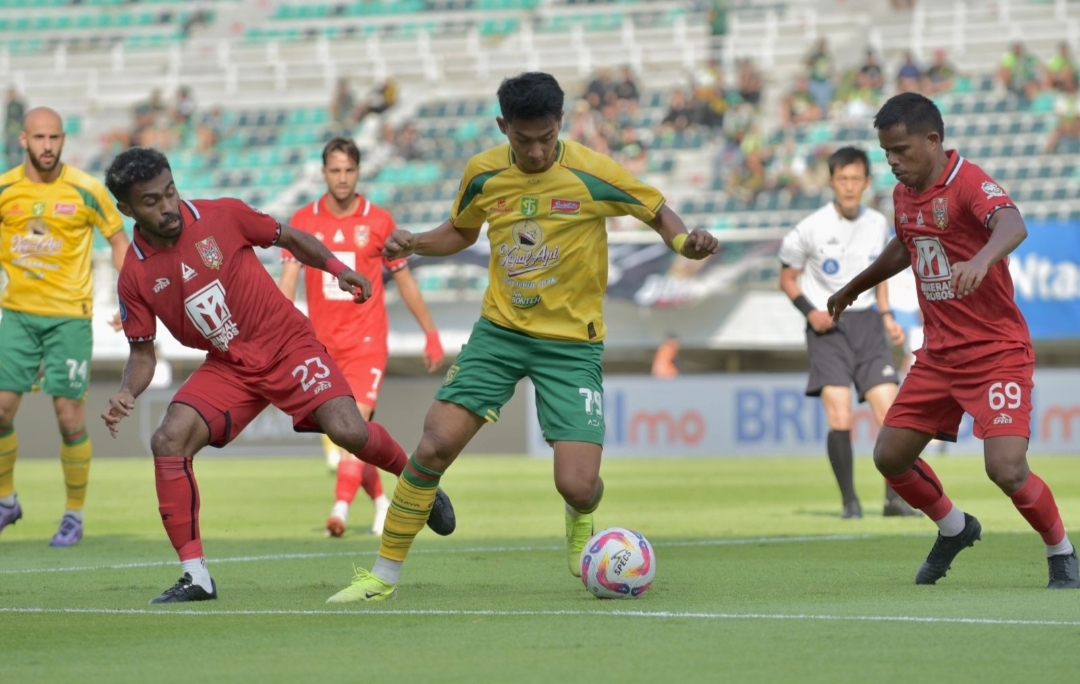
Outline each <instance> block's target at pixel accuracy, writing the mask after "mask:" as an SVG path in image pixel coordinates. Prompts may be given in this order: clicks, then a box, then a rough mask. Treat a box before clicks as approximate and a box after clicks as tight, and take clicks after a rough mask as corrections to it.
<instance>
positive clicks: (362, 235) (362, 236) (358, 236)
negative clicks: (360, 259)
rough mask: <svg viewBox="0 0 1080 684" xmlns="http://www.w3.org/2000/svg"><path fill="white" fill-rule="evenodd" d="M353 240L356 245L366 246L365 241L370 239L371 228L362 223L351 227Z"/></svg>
mask: <svg viewBox="0 0 1080 684" xmlns="http://www.w3.org/2000/svg"><path fill="white" fill-rule="evenodd" d="M353 241H354V242H355V243H356V246H357V247H367V243H368V242H370V241H371V228H369V227H367V226H366V225H364V224H363V223H361V224H360V225H358V226H356V227H355V228H353Z"/></svg>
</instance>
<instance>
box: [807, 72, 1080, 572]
mask: <svg viewBox="0 0 1080 684" xmlns="http://www.w3.org/2000/svg"><path fill="white" fill-rule="evenodd" d="M874 126H875V128H877V129H878V141H879V142H880V144H881V148H882V149H883V150H885V155H886V159H887V160H888V162H889V166H891V167H892V170H893V174H894V175H895V176H896V179H897V180H898V181H900V183H899V184H898V185H897V186H896V189H895V190H894V191H893V203H894V204H895V209H896V217H895V223H896V237H895V238H894V239H893V240H891V241H890V242H889V244H888V245H887V246H886V247H885V250H884V251H883V252H882V254H881V256H880V257H878V259H877V260H876V261H874V263H873V264H871V265H870V266H869V267H868V268H867V269H866V270H864V271H863V272H862V273H860V274H859V275H857V276H855V278H853V279H852V280H851V282H849V283H848V284H847V285H845V286H844V287H842V288H841V289H840V291H839V292H837V293H836V294H834V295H833V296H832V297H830V298H829V303H828V306H829V312H830V313H831V314H832V315H833V319H834V320H839V318H840V314H841V313H842V312H843V311H844V309H846V308H847V307H848V306H850V305H851V303H852V302H853V301H854V300H855V298H856V297H857V296H858V295H859V293H861V292H863V291H865V290H868V289H870V288H872V287H874V286H875V285H877V284H878V283H880V282H882V281H884V280H887V279H888V278H890V277H892V276H893V275H896V274H897V273H899V272H901V271H902V270H904V269H905V268H907V267H908V266H909V265H910V266H911V267H912V269H913V270H914V272H915V277H916V279H917V280H918V284H919V303H920V306H921V308H922V312H923V316H924V318H925V328H924V332H925V341H924V344H923V348H922V349H920V350H919V351H918V352H916V361H915V364H914V365H913V366H912V368H911V372H910V373H909V374H908V376H907V378H906V379H905V380H904V382H903V384H902V385H900V392H899V394H898V395H897V397H896V401H895V402H893V405H892V407H891V408H890V409H889V412H888V414H887V415H886V416H885V424H884V426H883V427H882V429H881V432H880V433H879V434H878V440H877V444H876V446H875V447H874V463H875V464H876V465H877V468H878V470H879V471H881V474H882V475H884V476H885V479H886V480H887V481H888V483H889V485H890V486H891V487H892V488H893V489H894V490H896V491H897V493H899V494H900V496H901V497H903V499H904V500H905V501H907V502H908V503H909V504H911V505H912V506H913V507H915V508H918V509H920V510H922V511H923V512H924V513H926V515H927V516H928V517H929V518H930V519H931V520H933V521H934V522H935V523H937V526H938V537H937V540H936V541H935V543H934V546H933V548H932V549H931V550H930V554H929V555H928V556H927V558H926V562H924V563H923V564H922V567H920V568H919V571H918V573H917V574H916V575H915V583H916V584H934V583H935V582H937V580H939V579H941V578H942V577H944V576H945V573H946V572H947V571H948V570H949V566H950V565H951V564H952V562H953V559H955V558H956V556H957V554H959V553H960V551H962V550H963V549H965V548H966V547H969V546H973V545H974V544H975V542H976V541H977V540H978V539H979V538H980V535H981V533H982V526H981V525H980V524H979V521H978V520H977V519H976V518H975V517H974V516H972V515H970V514H968V513H965V512H963V511H962V510H960V509H959V508H957V507H956V506H955V505H953V503H952V501H950V500H949V497H948V496H946V495H945V492H944V490H943V488H942V485H941V482H940V481H939V480H938V478H937V476H936V475H935V474H934V471H933V470H932V469H931V468H930V466H929V465H928V464H927V463H926V462H925V461H923V460H922V459H921V458H919V455H920V454H921V453H922V451H923V449H925V448H926V445H927V444H928V443H929V442H930V440H932V439H934V438H935V437H936V438H938V439H945V440H952V441H955V440H956V433H957V429H958V428H959V425H960V419H961V417H962V416H963V414H964V412H967V413H969V414H971V415H972V416H973V417H974V419H975V436H976V437H978V438H980V439H982V440H984V441H983V447H984V452H983V453H984V459H985V462H986V473H987V475H989V477H990V479H991V480H993V482H994V484H996V485H997V486H998V487H1000V488H1001V490H1002V491H1003V492H1005V494H1007V495H1008V496H1009V498H1010V499H1012V502H1013V505H1015V506H1016V509H1017V510H1018V511H1020V514H1021V515H1022V516H1024V518H1025V519H1026V520H1027V521H1028V523H1029V524H1030V525H1031V526H1032V527H1033V528H1034V529H1035V531H1036V532H1038V533H1039V534H1040V535H1041V536H1042V539H1043V543H1044V544H1046V556H1047V564H1048V567H1049V574H1050V582H1049V585H1048V586H1049V588H1051V589H1066V588H1069V589H1073V588H1078V587H1080V571H1078V567H1077V555H1076V550H1075V549H1074V548H1073V545H1072V544H1071V543H1070V542H1069V538H1068V536H1066V534H1065V526H1064V524H1063V523H1062V521H1061V516H1060V515H1059V514H1058V509H1057V504H1056V503H1055V502H1054V495H1053V494H1051V492H1050V487H1048V486H1047V485H1046V483H1045V482H1043V481H1042V479H1041V478H1039V476H1038V475H1036V474H1035V473H1033V472H1031V470H1030V469H1029V467H1028V462H1027V448H1028V438H1029V437H1030V436H1031V390H1032V387H1033V383H1032V371H1033V369H1034V364H1035V355H1034V352H1033V350H1032V346H1031V335H1030V334H1029V333H1028V329H1027V323H1026V322H1025V321H1024V317H1023V315H1022V314H1021V313H1020V309H1019V308H1018V307H1017V306H1016V302H1015V301H1014V300H1013V284H1012V278H1011V277H1010V276H1009V269H1008V259H1007V257H1008V255H1009V253H1011V252H1012V251H1013V250H1014V249H1016V246H1017V245H1019V244H1020V243H1021V242H1023V241H1024V238H1025V237H1027V228H1026V227H1025V226H1024V220H1023V219H1022V218H1021V216H1020V212H1019V211H1017V209H1016V206H1015V205H1014V204H1013V202H1012V200H1011V199H1009V196H1008V195H1007V194H1006V193H1005V191H1004V190H1002V188H1001V186H999V185H998V184H997V183H995V182H994V181H993V180H992V179H991V178H990V177H989V176H987V175H986V173H984V172H983V170H982V169H980V168H979V167H978V166H975V165H974V164H973V163H971V162H970V161H968V160H966V159H964V158H963V157H961V156H960V154H959V153H957V152H956V151H955V150H946V149H945V147H944V144H943V143H944V139H945V124H944V122H943V121H942V119H941V112H940V111H938V108H937V107H936V106H935V105H934V103H933V102H932V101H931V100H929V99H927V98H926V97H923V96H922V95H919V94H917V93H903V94H900V95H897V96H895V97H893V98H892V99H890V100H889V101H888V102H886V103H885V105H884V106H883V107H882V108H881V111H879V112H878V113H877V116H876V118H875V119H874Z"/></svg>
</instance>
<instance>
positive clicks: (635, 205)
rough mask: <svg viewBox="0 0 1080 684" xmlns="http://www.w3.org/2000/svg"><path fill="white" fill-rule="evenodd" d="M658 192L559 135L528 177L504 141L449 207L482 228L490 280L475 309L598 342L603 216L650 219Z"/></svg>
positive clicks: (517, 325)
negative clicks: (543, 167)
mask: <svg viewBox="0 0 1080 684" xmlns="http://www.w3.org/2000/svg"><path fill="white" fill-rule="evenodd" d="M663 206H664V196H663V195H662V194H660V192H659V191H658V190H657V189H656V188H654V187H652V186H650V185H647V184H645V183H642V182H641V181H639V180H637V179H636V178H634V176H632V175H631V174H630V173H629V172H628V171H626V169H624V168H623V167H622V166H620V165H619V163H618V162H616V161H615V160H614V159H612V158H611V157H608V156H607V155H603V154H600V153H598V152H593V151H592V150H590V149H589V148H587V147H585V146H584V145H580V144H578V143H575V142H570V141H563V140H560V141H559V143H558V150H557V151H556V158H555V163H554V164H553V165H552V166H551V168H549V169H548V170H547V171H544V172H543V173H525V172H524V171H522V170H521V169H520V168H518V166H517V165H516V164H515V163H514V153H513V151H512V150H511V149H510V145H508V144H507V145H501V146H499V147H494V148H492V149H490V150H487V151H485V152H481V153H480V154H478V155H476V156H474V157H473V158H472V159H470V160H469V163H468V164H466V165H465V174H464V177H463V178H462V180H461V187H460V188H459V189H458V194H457V198H456V199H455V200H454V206H453V208H452V209H451V212H450V220H451V222H452V223H453V224H454V226H455V227H456V228H460V229H475V228H479V227H481V226H483V224H484V222H485V221H486V222H487V224H488V231H487V234H488V240H489V241H490V243H491V262H490V265H489V282H488V288H487V291H486V292H485V293H484V303H483V307H482V308H481V311H480V315H481V316H483V317H484V318H487V319H488V320H490V321H491V322H492V323H495V324H497V325H501V326H503V327H505V328H510V329H511V330H517V331H519V332H522V333H525V334H527V335H531V336H533V337H539V338H544V339H551V340H567V341H572V342H596V341H600V340H603V339H604V336H605V334H606V333H607V330H606V329H605V326H604V319H603V306H604V290H605V289H606V288H607V275H608V273H607V271H608V251H607V225H606V222H605V219H606V218H607V217H609V216H626V215H631V216H634V217H635V218H637V219H639V220H641V221H643V222H646V223H647V222H649V221H652V220H653V219H654V218H655V217H656V214H657V213H658V212H659V211H660V208H661V207H663Z"/></svg>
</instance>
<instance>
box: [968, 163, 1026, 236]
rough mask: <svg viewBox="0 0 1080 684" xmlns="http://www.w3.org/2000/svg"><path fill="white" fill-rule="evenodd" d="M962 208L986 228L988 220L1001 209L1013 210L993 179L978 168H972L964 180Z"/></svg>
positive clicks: (1013, 206)
mask: <svg viewBox="0 0 1080 684" xmlns="http://www.w3.org/2000/svg"><path fill="white" fill-rule="evenodd" d="M962 196H963V198H964V204H965V205H966V206H965V207H964V209H965V210H967V211H970V212H971V213H972V215H974V216H975V218H976V219H977V220H978V221H979V223H981V224H982V225H984V226H986V225H988V224H989V223H990V218H991V217H992V216H993V215H994V214H996V213H997V212H999V211H1001V210H1002V209H1008V208H1012V209H1015V208H1016V205H1015V204H1013V201H1012V199H1011V198H1010V197H1009V195H1008V194H1007V193H1006V192H1005V190H1004V189H1002V187H1001V186H1000V185H998V184H997V183H995V182H994V179H992V178H990V176H988V175H986V173H985V172H984V171H983V170H982V169H980V168H978V167H972V168H971V170H969V171H968V173H967V178H966V179H965V180H964V194H963V195H962Z"/></svg>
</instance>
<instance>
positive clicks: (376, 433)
mask: <svg viewBox="0 0 1080 684" xmlns="http://www.w3.org/2000/svg"><path fill="white" fill-rule="evenodd" d="M367 428H368V441H367V444H365V445H364V448H363V449H361V450H360V451H359V452H358V453H356V454H355V456H356V457H357V458H358V459H360V460H361V461H363V462H364V463H370V464H371V465H373V466H375V467H376V468H382V469H383V470H385V471H386V472H388V473H392V474H394V475H401V471H403V470H405V464H406V463H408V462H409V457H408V456H407V455H406V454H405V450H404V449H402V448H401V445H400V444H398V443H397V442H395V441H394V438H393V437H391V436H390V433H389V432H387V431H386V428H384V427H383V426H382V425H379V424H378V423H368V424H367ZM339 467H340V466H339Z"/></svg>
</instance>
